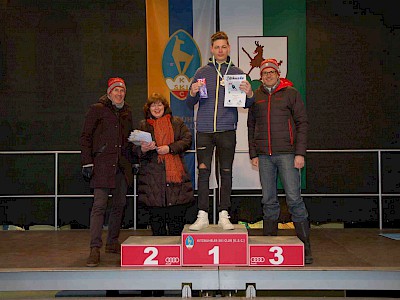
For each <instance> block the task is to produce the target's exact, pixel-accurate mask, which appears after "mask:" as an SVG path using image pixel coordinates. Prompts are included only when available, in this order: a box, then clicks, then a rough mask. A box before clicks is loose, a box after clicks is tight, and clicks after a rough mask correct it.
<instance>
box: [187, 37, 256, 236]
mask: <svg viewBox="0 0 400 300" xmlns="http://www.w3.org/2000/svg"><path fill="white" fill-rule="evenodd" d="M229 52H230V45H229V41H228V36H227V35H226V33H225V32H223V31H219V32H216V33H214V34H213V35H212V36H211V53H212V57H211V58H210V60H209V62H208V64H207V65H205V66H203V67H201V68H199V69H198V70H197V72H196V74H194V77H193V80H192V85H191V86H190V89H189V94H188V96H187V98H186V102H187V104H188V105H189V106H190V107H193V106H194V105H195V104H197V103H199V108H198V111H197V122H196V131H197V135H196V153H197V163H198V169H199V182H198V209H199V211H198V214H197V220H196V222H195V223H193V224H192V225H190V227H189V229H190V230H196V231H197V230H201V229H203V228H206V227H208V225H209V220H208V209H209V178H210V174H211V160H212V157H213V153H214V148H216V154H217V155H216V158H217V160H218V164H219V171H220V175H221V182H220V185H219V188H220V199H219V200H220V201H219V205H218V211H219V220H218V225H219V226H220V227H222V229H224V230H232V229H234V226H233V225H232V223H231V222H230V220H229V218H230V216H229V213H228V211H229V208H230V206H231V191H232V164H233V158H234V156H235V148H236V129H237V122H238V110H237V107H226V106H225V105H224V99H225V81H224V75H239V74H244V72H243V71H242V70H241V69H239V68H238V67H236V66H234V64H233V63H232V60H231V58H230V57H229ZM239 88H240V90H242V91H243V92H245V94H246V101H245V107H250V106H251V104H252V103H253V101H254V95H253V90H252V89H251V85H250V83H249V82H248V81H247V80H243V81H242V82H241V83H240V86H239Z"/></svg>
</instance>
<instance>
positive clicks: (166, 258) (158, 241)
mask: <svg viewBox="0 0 400 300" xmlns="http://www.w3.org/2000/svg"><path fill="white" fill-rule="evenodd" d="M234 227H235V228H234V229H233V230H222V228H221V227H219V226H218V225H210V226H209V227H207V228H205V229H203V230H200V231H191V230H189V225H185V228H184V229H183V231H182V235H181V237H171V236H131V237H129V238H128V239H126V240H125V241H124V242H123V243H122V245H121V266H122V267H174V266H176V267H181V266H192V267H196V266H197V267H199V266H200V267H202V266H217V267H218V266H254V267H288V266H289V267H291V266H304V245H303V243H302V242H301V241H300V240H299V239H298V238H297V237H296V236H274V237H270V236H253V237H249V236H248V232H247V229H246V227H245V226H244V225H237V224H235V225H234Z"/></svg>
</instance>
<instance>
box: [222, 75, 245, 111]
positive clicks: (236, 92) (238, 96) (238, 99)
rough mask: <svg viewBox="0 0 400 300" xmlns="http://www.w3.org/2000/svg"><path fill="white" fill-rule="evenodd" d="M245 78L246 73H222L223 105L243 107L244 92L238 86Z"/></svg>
mask: <svg viewBox="0 0 400 300" xmlns="http://www.w3.org/2000/svg"><path fill="white" fill-rule="evenodd" d="M244 80H246V75H244V74H238V75H224V81H225V99H224V106H225V107H244V105H245V103H246V93H245V92H244V91H242V90H241V89H240V88H239V86H240V83H241V82H242V81H244Z"/></svg>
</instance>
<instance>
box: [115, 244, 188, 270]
mask: <svg viewBox="0 0 400 300" xmlns="http://www.w3.org/2000/svg"><path fill="white" fill-rule="evenodd" d="M180 240H181V238H180V237H179V236H130V237H129V238H127V239H126V240H125V242H123V243H122V245H121V267H137V266H140V267H145V266H148V267H155V266H157V267H172V266H178V267H179V266H181V246H180Z"/></svg>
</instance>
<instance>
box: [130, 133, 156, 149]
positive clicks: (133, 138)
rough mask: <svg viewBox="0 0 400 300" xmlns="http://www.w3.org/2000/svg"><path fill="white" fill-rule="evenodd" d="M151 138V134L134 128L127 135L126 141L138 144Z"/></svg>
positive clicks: (149, 140)
mask: <svg viewBox="0 0 400 300" xmlns="http://www.w3.org/2000/svg"><path fill="white" fill-rule="evenodd" d="M152 140H153V139H152V138H151V134H150V133H149V132H146V131H141V130H134V131H132V132H131V134H130V135H129V137H128V141H130V142H132V143H134V144H135V145H137V146H139V145H140V143H141V142H151V141H152Z"/></svg>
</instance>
